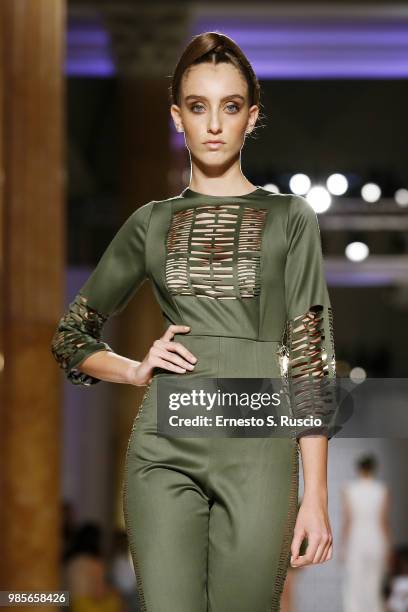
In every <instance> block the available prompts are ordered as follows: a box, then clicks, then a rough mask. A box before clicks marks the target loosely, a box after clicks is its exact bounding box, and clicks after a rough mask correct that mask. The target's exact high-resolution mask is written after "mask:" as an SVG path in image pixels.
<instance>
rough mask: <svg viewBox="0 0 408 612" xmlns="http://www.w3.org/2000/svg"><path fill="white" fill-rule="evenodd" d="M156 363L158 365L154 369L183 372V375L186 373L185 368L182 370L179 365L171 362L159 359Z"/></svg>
mask: <svg viewBox="0 0 408 612" xmlns="http://www.w3.org/2000/svg"><path fill="white" fill-rule="evenodd" d="M155 361H156V363H155V365H154V367H157V368H162V369H163V370H170V371H171V372H181V373H183V372H185V371H186V369H185V368H180V367H179V366H178V365H176V364H173V363H170V362H169V361H165V360H164V359H161V358H160V357H157V359H156V360H155Z"/></svg>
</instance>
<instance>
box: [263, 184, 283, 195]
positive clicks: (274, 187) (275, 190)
mask: <svg viewBox="0 0 408 612" xmlns="http://www.w3.org/2000/svg"><path fill="white" fill-rule="evenodd" d="M263 189H266V190H267V191H272V192H273V193H280V189H279V187H278V186H277V185H274V183H266V185H264V186H263Z"/></svg>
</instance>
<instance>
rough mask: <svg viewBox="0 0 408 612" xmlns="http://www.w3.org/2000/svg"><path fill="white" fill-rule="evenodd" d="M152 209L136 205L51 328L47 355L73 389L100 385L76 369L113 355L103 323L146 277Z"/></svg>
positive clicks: (122, 304) (122, 306) (123, 306)
mask: <svg viewBox="0 0 408 612" xmlns="http://www.w3.org/2000/svg"><path fill="white" fill-rule="evenodd" d="M152 205H153V201H152V202H148V203H147V204H144V205H143V206H141V207H139V208H138V209H137V210H135V211H134V212H133V213H132V214H131V215H130V217H128V219H127V220H126V221H125V222H124V223H123V225H122V226H121V227H120V229H119V230H118V232H117V233H116V235H115V236H114V238H113V239H112V241H111V242H110V244H109V245H108V247H107V248H106V250H105V251H104V253H103V255H102V257H101V258H100V260H99V262H98V264H97V265H96V267H95V269H94V270H93V272H92V273H91V275H90V276H89V277H88V279H87V280H86V282H85V283H84V284H83V285H82V287H81V288H80V289H79V291H78V293H77V294H76V296H75V298H74V300H73V301H72V302H71V303H70V304H69V307H68V309H67V311H66V312H65V313H64V315H63V316H62V317H61V319H60V321H59V323H58V325H57V328H56V330H55V333H54V336H53V338H52V341H51V352H52V354H53V356H54V358H55V359H56V361H57V363H58V364H59V366H60V367H61V368H62V369H63V370H64V372H65V374H66V376H67V378H68V380H69V381H70V382H71V383H73V384H75V385H85V386H90V385H93V384H95V383H98V382H99V381H100V379H99V378H96V377H93V376H89V375H88V374H85V373H84V372H81V371H80V370H79V369H78V368H79V365H80V364H81V363H82V361H84V359H86V358H87V357H89V356H90V355H92V354H93V353H96V352H97V351H101V350H105V351H113V349H112V348H111V347H110V346H109V345H108V344H107V343H106V342H104V340H103V337H102V334H103V327H104V324H105V323H106V321H107V320H108V318H109V317H110V316H113V315H117V314H119V313H120V312H122V310H123V309H124V308H125V306H126V305H127V304H128V302H129V301H130V299H131V298H132V297H133V295H134V294H135V292H136V291H137V290H138V289H139V287H140V286H141V285H142V283H143V282H144V280H145V279H146V277H147V270H146V258H145V241H146V235H147V231H148V226H149V221H150V215H151V211H152Z"/></svg>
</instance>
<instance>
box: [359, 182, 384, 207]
mask: <svg viewBox="0 0 408 612" xmlns="http://www.w3.org/2000/svg"><path fill="white" fill-rule="evenodd" d="M361 197H362V198H363V200H365V201H366V202H377V201H378V200H379V199H380V197H381V189H380V187H379V186H378V185H376V183H366V184H365V185H363V187H362V188H361Z"/></svg>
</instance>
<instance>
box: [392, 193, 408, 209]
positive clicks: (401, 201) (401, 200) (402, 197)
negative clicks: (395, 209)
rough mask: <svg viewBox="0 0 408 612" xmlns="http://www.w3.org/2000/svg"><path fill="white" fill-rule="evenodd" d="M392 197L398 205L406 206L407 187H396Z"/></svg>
mask: <svg viewBox="0 0 408 612" xmlns="http://www.w3.org/2000/svg"><path fill="white" fill-rule="evenodd" d="M394 198H395V201H396V203H397V204H398V206H408V189H397V191H396V192H395V195H394Z"/></svg>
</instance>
